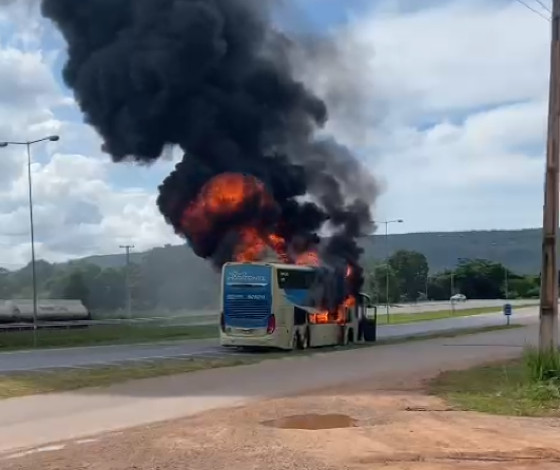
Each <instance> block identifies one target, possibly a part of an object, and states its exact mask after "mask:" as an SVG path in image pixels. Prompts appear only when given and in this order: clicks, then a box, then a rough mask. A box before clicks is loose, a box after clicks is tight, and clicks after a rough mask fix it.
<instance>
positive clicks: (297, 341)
mask: <svg viewBox="0 0 560 470" xmlns="http://www.w3.org/2000/svg"><path fill="white" fill-rule="evenodd" d="M301 349H303V342H302V341H301V336H300V335H299V331H296V332H295V333H294V337H293V339H292V351H296V350H297V351H299V350H301Z"/></svg>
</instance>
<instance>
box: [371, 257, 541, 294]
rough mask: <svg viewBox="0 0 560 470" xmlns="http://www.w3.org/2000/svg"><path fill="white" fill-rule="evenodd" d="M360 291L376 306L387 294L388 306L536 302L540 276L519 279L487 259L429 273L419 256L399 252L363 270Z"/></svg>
mask: <svg viewBox="0 0 560 470" xmlns="http://www.w3.org/2000/svg"><path fill="white" fill-rule="evenodd" d="M387 280H388V282H387ZM387 286H388V292H387ZM364 289H365V291H366V292H367V293H368V294H369V295H370V296H372V299H373V300H374V301H375V302H378V303H385V302H386V301H387V294H388V297H389V302H414V301H421V300H449V298H450V297H451V296H452V295H454V294H459V293H460V294H464V295H465V296H466V297H467V298H471V299H499V298H509V299H516V298H538V297H539V293H540V292H539V291H540V276H538V275H537V276H534V275H519V274H516V273H514V272H513V271H511V270H509V269H508V268H507V267H506V266H504V265H503V264H501V263H498V262H496V261H490V260H487V259H459V260H458V263H457V266H456V267H455V268H454V269H448V270H444V271H442V272H438V273H430V267H429V264H428V260H427V259H426V257H425V256H424V255H423V254H422V253H418V252H416V251H408V250H399V251H397V252H395V253H394V254H393V255H392V256H390V257H389V258H388V260H387V262H384V263H380V262H377V263H370V264H368V265H367V266H366V283H365V287H364Z"/></svg>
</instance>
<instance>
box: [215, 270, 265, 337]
mask: <svg viewBox="0 0 560 470" xmlns="http://www.w3.org/2000/svg"><path fill="white" fill-rule="evenodd" d="M271 273H272V271H271V268H270V267H268V266H254V265H232V266H227V267H226V268H225V271H224V289H223V296H224V298H223V305H224V320H225V323H226V325H227V326H232V327H234V328H266V326H267V325H268V318H269V316H270V313H271V308H272V296H271V287H272V286H271V281H272V276H271Z"/></svg>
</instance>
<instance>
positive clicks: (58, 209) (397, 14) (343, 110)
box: [0, 0, 549, 267]
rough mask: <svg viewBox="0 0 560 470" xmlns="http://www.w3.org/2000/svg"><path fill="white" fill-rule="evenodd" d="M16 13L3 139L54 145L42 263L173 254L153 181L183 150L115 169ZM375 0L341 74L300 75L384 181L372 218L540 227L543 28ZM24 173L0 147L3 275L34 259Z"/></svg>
mask: <svg viewBox="0 0 560 470" xmlns="http://www.w3.org/2000/svg"><path fill="white" fill-rule="evenodd" d="M0 2H1V0H0ZM4 3H5V2H4ZM10 3H11V7H10V8H9V9H8V10H5V9H0V83H2V84H3V87H2V90H0V140H4V139H16V140H19V139H27V138H29V139H32V138H36V137H43V136H45V135H50V134H60V135H61V136H62V137H63V139H62V140H61V141H60V142H57V143H49V144H40V145H38V146H36V147H34V148H33V159H34V162H35V163H34V164H33V166H32V170H33V182H34V185H33V188H34V196H35V221H36V236H37V253H38V256H39V257H44V258H47V259H49V260H52V261H58V260H64V259H67V258H68V257H74V256H84V255H87V254H93V253H113V252H115V251H118V247H119V245H121V244H125V243H127V244H128V243H133V244H134V245H135V246H136V249H138V250H141V249H147V248H149V247H151V246H154V245H161V244H163V243H166V242H170V243H173V242H178V243H180V239H178V237H176V236H175V235H174V234H173V233H172V230H171V228H170V227H168V226H167V225H166V224H165V222H164V220H163V218H162V216H161V215H160V214H159V212H158V210H157V207H156V204H155V199H156V195H155V193H156V188H155V186H156V185H157V181H155V179H156V177H154V176H153V175H157V177H159V175H160V173H161V174H162V175H163V176H164V174H165V171H166V170H167V169H170V168H171V167H172V165H173V161H176V160H177V158H178V153H179V152H178V150H177V149H172V151H171V152H170V155H171V154H172V155H173V160H171V161H167V162H163V163H161V164H159V165H158V166H157V167H156V168H155V169H152V170H151V171H150V170H146V171H144V170H142V169H138V168H128V167H126V166H123V165H114V164H113V163H111V162H110V160H109V159H108V157H107V156H106V155H103V154H102V153H101V152H100V144H101V142H100V139H99V137H98V136H97V134H96V132H95V131H94V130H93V129H91V128H90V127H88V126H86V125H83V124H82V123H81V122H77V121H76V119H75V118H70V117H69V115H72V116H73V115H79V113H76V104H75V102H74V100H73V99H72V98H71V97H69V94H70V93H69V92H68V91H66V90H64V89H63V86H62V85H61V81H60V78H57V77H59V75H60V71H59V70H56V69H53V64H54V63H55V59H56V57H57V55H58V54H60V53H61V51H60V50H58V49H57V50H53V48H52V47H51V46H52V36H53V35H52V34H51V36H50V42H49V49H48V50H46V49H44V48H45V43H44V41H41V38H42V35H43V34H45V33H46V32H47V31H50V32H51V33H52V30H53V27H52V25H50V24H49V23H46V22H43V21H40V20H39V19H38V16H37V2H34V1H33V0H30V1H29V2H20V0H17V1H12V2H10ZM316 3H320V2H318V1H317V2H316ZM372 3H373V2H372ZM375 5H376V6H375V7H374V8H373V9H372V10H371V12H370V13H369V14H367V15H362V16H360V17H355V18H353V19H352V21H351V22H350V24H349V25H348V26H347V27H346V28H344V30H343V31H342V32H339V36H338V39H339V42H338V48H339V49H341V51H342V52H343V53H344V60H342V61H340V62H339V63H337V64H336V65H337V68H336V72H337V73H333V64H332V63H331V62H329V56H328V54H327V55H325V56H322V57H321V60H316V61H314V62H313V63H312V62H309V63H308V65H312V67H310V68H308V69H307V70H305V69H304V70H302V74H303V76H304V77H305V78H306V79H309V80H311V82H312V83H313V86H314V87H315V88H317V89H318V90H319V91H320V92H322V93H325V94H327V96H328V99H329V101H330V104H331V115H332V121H331V122H330V123H329V127H328V130H329V131H330V132H332V133H334V134H335V135H337V136H338V137H339V138H340V139H341V140H342V141H343V143H345V144H347V145H350V146H354V147H357V148H358V150H359V153H360V154H361V155H364V159H365V161H366V162H367V163H368V164H369V165H370V167H371V169H372V171H373V172H374V173H375V174H376V176H378V177H379V178H380V179H381V180H382V183H383V185H384V189H385V191H384V192H383V194H382V195H381V196H380V198H379V200H378V201H377V211H376V216H377V217H379V218H384V217H388V218H396V217H402V218H404V219H405V222H406V223H405V224H403V225H400V226H393V227H391V229H392V230H400V231H420V230H453V229H472V228H517V227H524V226H536V225H538V224H540V222H541V215H540V211H541V204H542V177H543V173H544V161H543V152H544V137H545V131H546V129H545V128H546V103H547V91H548V90H547V81H548V60H549V57H548V47H549V24H548V23H547V22H545V21H543V20H542V19H541V18H539V17H538V16H536V15H534V14H532V13H531V12H530V11H528V10H526V9H525V8H524V7H523V6H521V5H519V4H518V3H516V2H514V1H513V0H512V1H509V2H508V1H506V0H500V1H498V0H495V1H492V2H488V1H487V0H446V1H444V0H441V1H439V2H434V1H430V2H428V1H426V2H424V1H423V2H418V1H417V0H399V1H395V0H383V1H378V2H376V3H375ZM318 8H320V7H318ZM320 13H321V12H320V11H318V14H320ZM8 30H11V31H12V33H11V34H10V35H7V34H6V33H5V31H8ZM54 36H56V35H54ZM321 71H324V74H323V75H322V74H321ZM327 72H328V73H329V79H328V80H327V79H326V78H327ZM351 87H354V88H353V89H351ZM360 104H364V105H365V106H364V107H361V106H360ZM23 130H25V132H23ZM22 134H25V135H22ZM25 162H26V155H25V149H24V148H18V147H8V148H6V149H0V266H8V267H17V266H19V265H21V264H23V263H25V262H27V260H28V259H29V214H28V205H27V174H26V167H25ZM123 175H125V176H123ZM126 175H128V177H127V176H126ZM124 179H126V181H125V180H124ZM145 188H148V189H145Z"/></svg>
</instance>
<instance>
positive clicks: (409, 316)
mask: <svg viewBox="0 0 560 470" xmlns="http://www.w3.org/2000/svg"><path fill="white" fill-rule="evenodd" d="M533 305H535V304H523V305H518V306H516V307H515V308H516V309H520V308H526V307H532V306H533ZM502 309H503V307H477V308H466V309H462V310H455V312H453V311H452V310H437V311H431V312H419V313H397V314H392V315H391V314H390V317H389V324H390V325H399V324H403V323H417V322H422V321H433V320H443V319H445V318H455V317H470V316H473V315H482V314H484V313H494V312H501V311H502ZM514 315H515V314H514ZM377 323H378V324H379V325H386V324H387V316H386V315H385V314H384V313H383V312H380V311H379V310H378V313H377Z"/></svg>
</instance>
